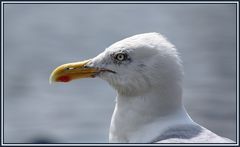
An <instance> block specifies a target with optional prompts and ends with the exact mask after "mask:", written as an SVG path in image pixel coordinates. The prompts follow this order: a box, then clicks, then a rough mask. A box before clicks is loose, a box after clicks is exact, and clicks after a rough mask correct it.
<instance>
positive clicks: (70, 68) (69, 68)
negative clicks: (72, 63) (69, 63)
mask: <svg viewBox="0 0 240 147" xmlns="http://www.w3.org/2000/svg"><path fill="white" fill-rule="evenodd" d="M73 69H75V68H74V67H66V68H65V70H73Z"/></svg>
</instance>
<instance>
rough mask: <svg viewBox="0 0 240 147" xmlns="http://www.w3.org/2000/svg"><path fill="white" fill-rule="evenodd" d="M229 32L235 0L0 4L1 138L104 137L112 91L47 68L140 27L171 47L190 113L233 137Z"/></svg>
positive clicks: (93, 140)
mask: <svg viewBox="0 0 240 147" xmlns="http://www.w3.org/2000/svg"><path fill="white" fill-rule="evenodd" d="M236 31H237V30H236V5H234V4H4V142H5V143H39V142H40V143H47V142H49V143H51V142H55V143H104V142H108V129H109V125H110V119H111V115H112V112H113V109H114V104H115V96H116V92H115V91H114V90H113V89H112V88H111V87H110V86H109V85H108V84H107V83H106V82H105V81H103V80H101V79H83V80H77V81H73V82H71V83H68V84H54V85H50V84H49V82H48V79H49V76H50V73H51V71H52V70H53V69H54V68H55V67H57V66H58V65H61V64H63V63H68V62H74V61H80V60H84V59H88V58H91V57H94V56H96V55H97V54H99V53H101V52H102V51H103V50H104V49H105V48H106V47H108V46H109V45H111V44H112V43H114V42H116V41H118V40H121V39H123V38H125V37H129V36H132V35H135V34H140V33H146V32H159V33H161V34H163V35H164V36H166V37H167V38H168V39H169V40H170V42H172V43H173V44H174V45H175V46H176V47H177V48H178V50H179V52H180V55H181V58H182V60H183V64H184V70H185V78H184V94H183V97H184V103H185V106H186V109H187V110H188V112H189V114H190V116H191V117H192V118H193V119H194V120H195V121H196V122H198V123H199V124H201V125H203V126H204V127H206V128H208V129H210V130H211V131H213V132H215V133H217V134H219V135H221V136H225V137H228V138H230V139H233V140H236Z"/></svg>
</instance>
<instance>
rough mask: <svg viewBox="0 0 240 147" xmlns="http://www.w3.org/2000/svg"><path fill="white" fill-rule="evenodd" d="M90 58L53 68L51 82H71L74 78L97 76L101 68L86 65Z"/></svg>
mask: <svg viewBox="0 0 240 147" xmlns="http://www.w3.org/2000/svg"><path fill="white" fill-rule="evenodd" d="M89 61H90V60H85V61H81V62H75V63H68V64H63V65H61V66H59V67H57V68H56V69H55V70H53V72H52V74H51V76H50V79H49V82H50V83H51V82H69V81H71V80H74V79H80V78H90V77H92V78H93V77H95V75H96V74H98V73H99V72H100V71H101V69H99V68H93V67H85V65H86V64H87V63H88V62H89Z"/></svg>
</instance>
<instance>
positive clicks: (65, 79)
mask: <svg viewBox="0 0 240 147" xmlns="http://www.w3.org/2000/svg"><path fill="white" fill-rule="evenodd" d="M70 80H71V79H70V77H69V76H61V77H59V78H57V81H59V82H69V81H70Z"/></svg>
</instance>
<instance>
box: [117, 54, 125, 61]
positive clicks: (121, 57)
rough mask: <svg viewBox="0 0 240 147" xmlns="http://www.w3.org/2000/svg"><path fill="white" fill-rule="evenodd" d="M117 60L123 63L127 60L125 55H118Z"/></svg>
mask: <svg viewBox="0 0 240 147" xmlns="http://www.w3.org/2000/svg"><path fill="white" fill-rule="evenodd" d="M117 59H118V60H120V61H122V60H124V59H125V55H123V54H118V55H117Z"/></svg>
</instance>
